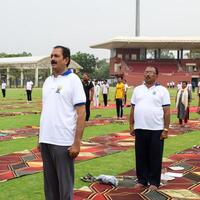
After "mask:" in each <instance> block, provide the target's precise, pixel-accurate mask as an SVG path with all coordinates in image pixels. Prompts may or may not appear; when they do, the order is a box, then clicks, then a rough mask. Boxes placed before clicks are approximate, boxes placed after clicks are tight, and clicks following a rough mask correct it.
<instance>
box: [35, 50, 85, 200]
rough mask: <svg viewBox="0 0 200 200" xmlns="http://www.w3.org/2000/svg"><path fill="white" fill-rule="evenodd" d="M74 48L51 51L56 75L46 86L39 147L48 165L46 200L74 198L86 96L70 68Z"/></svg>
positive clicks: (47, 81)
mask: <svg viewBox="0 0 200 200" xmlns="http://www.w3.org/2000/svg"><path fill="white" fill-rule="evenodd" d="M69 63H70V50H69V49H68V48H66V47H63V46H56V47H54V48H53V51H52V53H51V65H52V70H53V75H52V76H50V77H48V78H47V79H46V80H45V82H44V85H43V89H42V113H41V119H40V133H39V144H40V145H39V146H38V148H39V150H41V155H42V160H43V168H44V192H45V199H46V200H72V199H73V185H74V159H75V158H76V157H77V156H78V154H79V152H80V145H81V138H82V134H83V130H84V126H85V102H86V97H85V93H84V90H83V85H82V83H81V80H80V79H79V77H78V76H77V75H76V74H75V73H72V71H71V70H70V69H68V65H69Z"/></svg>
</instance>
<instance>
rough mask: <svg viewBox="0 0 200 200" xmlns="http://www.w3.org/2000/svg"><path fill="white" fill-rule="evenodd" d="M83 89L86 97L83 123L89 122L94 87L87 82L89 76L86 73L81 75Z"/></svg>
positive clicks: (90, 82)
mask: <svg viewBox="0 0 200 200" xmlns="http://www.w3.org/2000/svg"><path fill="white" fill-rule="evenodd" d="M82 83H83V88H84V91H85V95H86V104H85V109H86V117H85V121H89V119H90V103H91V101H92V100H93V95H94V85H93V83H92V81H90V80H89V75H88V74H87V73H84V74H83V81H82Z"/></svg>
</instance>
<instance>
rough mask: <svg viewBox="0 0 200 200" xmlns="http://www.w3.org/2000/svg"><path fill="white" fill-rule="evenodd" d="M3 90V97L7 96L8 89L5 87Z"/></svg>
mask: <svg viewBox="0 0 200 200" xmlns="http://www.w3.org/2000/svg"><path fill="white" fill-rule="evenodd" d="M1 90H2V94H3V97H6V90H5V89H1Z"/></svg>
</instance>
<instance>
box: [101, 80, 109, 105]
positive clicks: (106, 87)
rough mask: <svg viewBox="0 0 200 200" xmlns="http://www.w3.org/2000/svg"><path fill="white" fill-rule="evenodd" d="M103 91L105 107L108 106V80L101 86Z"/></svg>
mask: <svg viewBox="0 0 200 200" xmlns="http://www.w3.org/2000/svg"><path fill="white" fill-rule="evenodd" d="M101 89H102V94H103V102H104V106H107V105H108V93H109V84H108V82H107V80H104V81H103V84H102V85H101Z"/></svg>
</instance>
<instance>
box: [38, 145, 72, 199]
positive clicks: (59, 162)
mask: <svg viewBox="0 0 200 200" xmlns="http://www.w3.org/2000/svg"><path fill="white" fill-rule="evenodd" d="M40 149H41V155H42V160H43V168H44V192H45V199H46V200H72V199H73V186H74V160H73V159H72V158H71V157H70V156H69V154H68V151H67V149H68V147H67V146H57V145H52V144H44V143H41V144H40Z"/></svg>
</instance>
